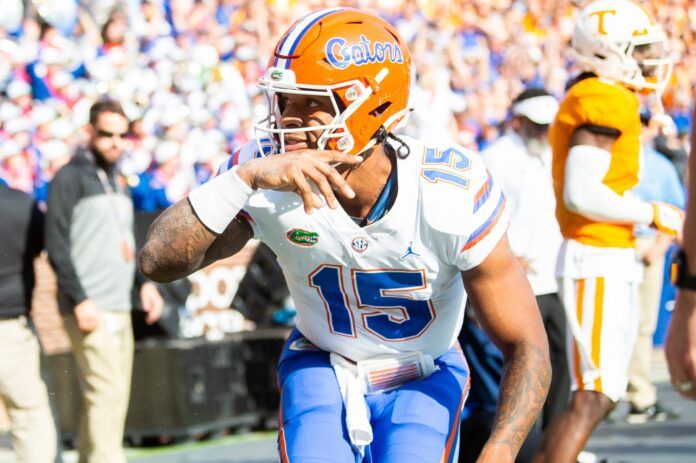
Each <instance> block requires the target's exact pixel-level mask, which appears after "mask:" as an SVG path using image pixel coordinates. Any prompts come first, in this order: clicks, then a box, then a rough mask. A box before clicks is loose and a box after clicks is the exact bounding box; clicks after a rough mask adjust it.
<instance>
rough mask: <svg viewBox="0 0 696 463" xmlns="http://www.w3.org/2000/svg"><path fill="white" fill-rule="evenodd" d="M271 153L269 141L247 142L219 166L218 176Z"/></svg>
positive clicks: (271, 146) (271, 147) (271, 148)
mask: <svg viewBox="0 0 696 463" xmlns="http://www.w3.org/2000/svg"><path fill="white" fill-rule="evenodd" d="M272 151H273V144H272V143H271V141H270V140H267V139H261V140H260V142H257V141H256V140H249V141H248V142H246V143H244V144H243V145H242V147H241V148H239V149H238V150H237V151H235V152H234V154H232V156H230V157H229V158H227V160H225V161H224V162H223V163H222V165H220V169H219V170H218V175H219V174H221V173H223V172H225V171H228V170H230V169H231V168H232V167H234V166H238V165H240V164H244V163H245V162H247V161H250V160H252V159H256V158H260V157H263V156H268V155H269V154H271V152H272Z"/></svg>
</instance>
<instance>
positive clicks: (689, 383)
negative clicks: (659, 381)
mask: <svg viewBox="0 0 696 463" xmlns="http://www.w3.org/2000/svg"><path fill="white" fill-rule="evenodd" d="M665 356H666V357H667V366H668V367H669V376H670V378H671V381H672V385H673V386H674V388H675V389H676V390H677V391H679V393H680V394H681V395H683V396H684V397H687V398H691V399H696V291H689V290H680V291H679V293H678V294H677V301H676V302H675V306H674V312H673V313H672V319H671V320H670V322H669V330H668V332H667V339H666V341H665Z"/></svg>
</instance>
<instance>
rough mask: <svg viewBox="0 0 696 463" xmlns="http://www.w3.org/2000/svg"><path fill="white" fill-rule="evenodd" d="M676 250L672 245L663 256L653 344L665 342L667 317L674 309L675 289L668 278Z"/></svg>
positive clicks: (659, 344)
mask: <svg viewBox="0 0 696 463" xmlns="http://www.w3.org/2000/svg"><path fill="white" fill-rule="evenodd" d="M676 252H677V247H676V246H672V247H670V248H669V251H667V256H666V257H665V271H664V277H663V280H662V296H661V297H660V312H659V314H658V315H657V327H656V328H655V333H653V344H654V345H655V346H661V345H663V344H664V343H665V336H666V335H667V327H668V326H669V319H670V317H671V316H672V310H673V309H674V298H675V297H676V296H677V290H676V288H675V287H674V285H673V284H672V281H671V278H670V266H671V265H672V259H674V254H675V253H676Z"/></svg>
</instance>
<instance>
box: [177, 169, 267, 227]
mask: <svg viewBox="0 0 696 463" xmlns="http://www.w3.org/2000/svg"><path fill="white" fill-rule="evenodd" d="M237 167H238V166H234V167H233V168H232V169H230V170H228V171H227V172H223V173H222V174H220V175H218V176H217V177H215V178H213V179H211V180H210V181H208V182H207V183H204V184H203V185H201V186H199V187H198V188H195V189H194V190H191V192H190V193H189V196H188V199H189V202H190V203H191V207H193V210H194V211H195V212H196V215H197V216H198V219H199V220H200V221H201V222H202V223H203V225H205V226H206V227H208V228H209V229H210V230H212V231H214V232H215V233H217V234H220V233H222V232H223V231H225V229H226V228H227V226H228V225H229V224H230V222H232V220H233V219H234V218H235V217H236V216H237V214H238V213H239V211H240V210H241V209H242V207H244V203H246V201H247V199H249V196H251V194H252V193H253V192H254V190H252V189H251V187H250V186H249V185H247V184H246V183H244V180H242V179H241V178H240V177H239V175H237Z"/></svg>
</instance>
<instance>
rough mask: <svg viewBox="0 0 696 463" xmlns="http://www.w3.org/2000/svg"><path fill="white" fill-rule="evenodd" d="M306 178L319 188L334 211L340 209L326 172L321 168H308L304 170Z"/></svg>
mask: <svg viewBox="0 0 696 463" xmlns="http://www.w3.org/2000/svg"><path fill="white" fill-rule="evenodd" d="M303 170H304V173H305V176H307V177H309V178H310V179H311V180H312V181H313V182H314V184H315V185H316V186H317V188H319V192H320V193H321V194H322V195H323V196H324V198H326V202H327V204H328V205H329V207H331V208H332V209H336V208H337V207H338V201H337V200H336V196H335V195H334V192H333V190H332V189H331V185H330V184H329V180H328V179H327V178H326V175H325V174H324V172H322V171H321V169H320V168H319V167H314V166H307V167H306V168H304V169H303Z"/></svg>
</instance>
